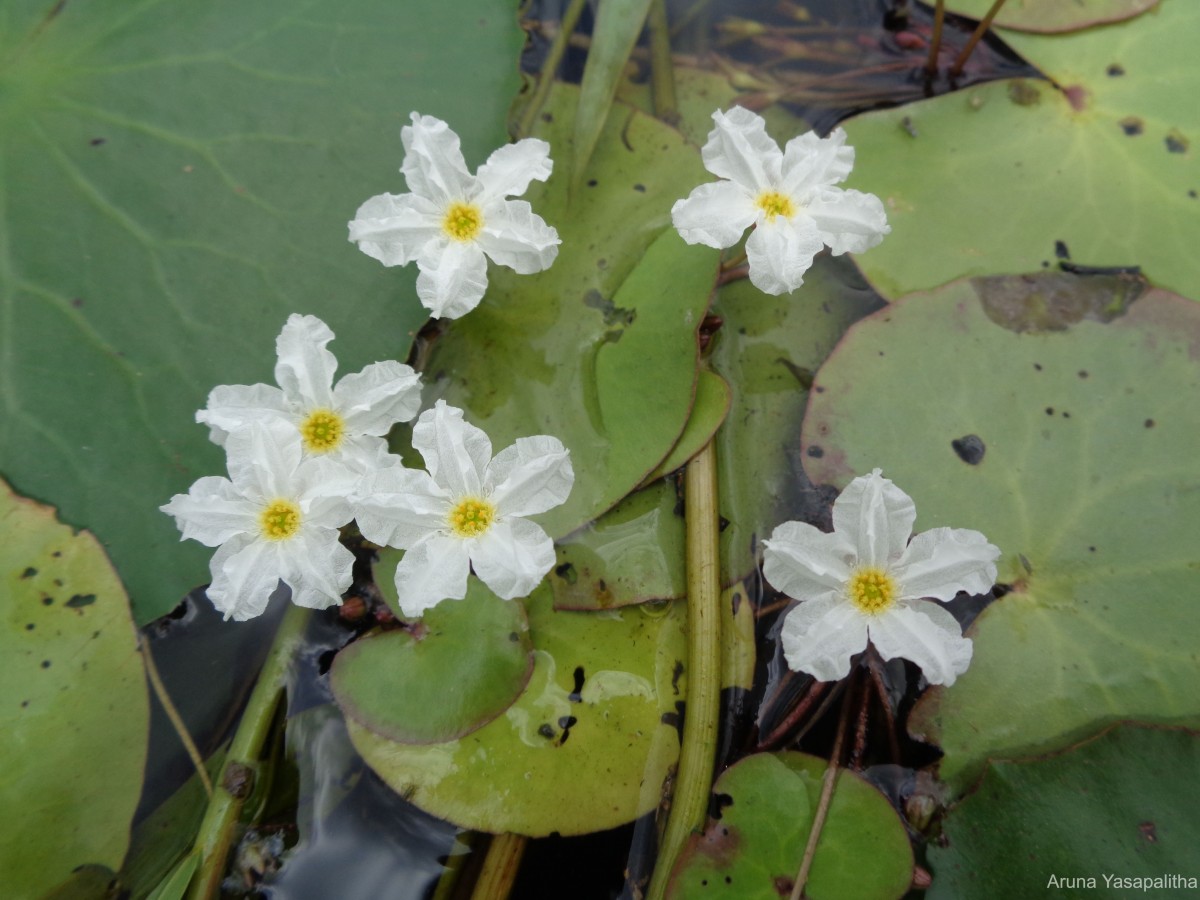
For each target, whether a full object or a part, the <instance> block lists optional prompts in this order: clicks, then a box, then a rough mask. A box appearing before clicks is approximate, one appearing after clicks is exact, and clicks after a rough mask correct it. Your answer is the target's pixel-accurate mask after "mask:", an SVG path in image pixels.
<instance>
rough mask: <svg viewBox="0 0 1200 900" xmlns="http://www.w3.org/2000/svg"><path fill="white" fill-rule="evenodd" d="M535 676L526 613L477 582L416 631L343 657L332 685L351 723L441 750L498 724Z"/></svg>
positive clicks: (353, 648)
mask: <svg viewBox="0 0 1200 900" xmlns="http://www.w3.org/2000/svg"><path fill="white" fill-rule="evenodd" d="M390 555H393V556H398V554H390ZM393 567H394V566H393ZM532 672H533V654H532V648H531V646H530V644H529V630H528V625H527V624H526V621H525V609H524V607H523V606H522V605H521V604H520V603H513V602H510V601H506V600H501V599H500V598H499V597H497V596H496V595H495V594H493V593H492V592H491V591H489V590H488V589H487V588H486V587H484V586H483V584H482V583H480V582H479V581H476V580H475V579H474V578H472V579H470V581H469V585H468V588H467V596H466V597H465V598H464V599H462V600H443V601H442V602H441V603H439V604H438V605H437V606H435V607H434V608H433V609H431V610H428V611H427V612H426V613H425V615H424V616H423V617H422V618H421V621H420V622H418V623H416V624H415V625H414V626H413V628H412V630H411V631H408V630H395V631H386V632H383V633H382V634H376V635H373V636H370V637H366V638H363V639H361V640H358V641H355V642H354V643H353V644H351V645H350V646H348V647H346V648H344V649H343V650H341V652H339V653H338V655H337V656H336V657H335V659H334V662H333V669H332V671H331V672H330V686H331V687H332V688H333V696H334V698H335V699H336V700H337V702H338V705H339V706H341V708H342V711H343V712H345V714H346V716H347V717H348V718H351V719H354V720H355V721H357V722H360V723H362V724H363V725H365V726H366V727H367V728H369V729H371V730H372V731H374V732H375V733H376V734H380V735H382V736H384V737H386V738H389V739H391V740H393V741H400V742H401V743H405V744H435V743H441V742H443V741H450V740H454V739H455V738H457V737H461V736H462V735H464V734H468V733H469V732H472V731H474V730H475V729H477V728H479V727H481V726H483V725H485V724H486V723H488V722H490V721H492V719H494V718H496V716H498V715H500V714H501V713H502V712H504V710H506V709H508V707H509V706H511V705H512V702H513V701H514V700H515V699H516V698H517V696H518V695H519V694H520V693H521V691H522V690H524V688H525V685H526V684H527V683H528V681H529V676H530V674H531V673H532Z"/></svg>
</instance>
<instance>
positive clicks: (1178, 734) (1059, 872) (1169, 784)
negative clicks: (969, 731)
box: [927, 724, 1200, 900]
mask: <svg viewBox="0 0 1200 900" xmlns="http://www.w3.org/2000/svg"><path fill="white" fill-rule="evenodd" d="M1198 768H1200V741H1198V739H1197V735H1196V734H1195V733H1192V732H1187V731H1172V730H1165V729H1154V728H1145V727H1140V726H1138V725H1133V724H1127V725H1120V726H1118V727H1115V728H1113V729H1111V730H1109V731H1107V732H1105V733H1104V734H1103V735H1101V736H1100V737H1098V738H1096V739H1095V740H1092V741H1088V742H1087V743H1086V744H1083V745H1082V746H1079V747H1075V748H1073V749H1071V750H1070V752H1067V753H1062V754H1060V755H1058V756H1054V757H1051V758H1049V759H1038V760H1032V761H1030V762H1023V763H1013V762H994V763H991V764H990V765H989V766H988V769H987V772H986V773H985V774H984V776H983V781H982V782H981V783H980V785H979V788H978V789H977V790H976V791H975V792H974V793H973V794H971V796H969V797H967V798H966V799H965V800H963V802H962V803H960V804H959V805H958V806H956V807H954V808H953V809H952V810H951V811H950V814H949V815H948V816H947V817H946V819H945V822H944V825H943V828H944V832H945V835H946V838H947V843H946V844H945V845H944V846H942V845H939V844H936V843H935V844H930V846H929V862H930V864H931V867H932V869H933V886H932V887H931V888H930V889H929V892H928V895H927V896H928V897H929V898H930V900H973V898H991V897H1036V896H1039V895H1041V894H1043V893H1044V894H1046V895H1047V896H1085V895H1086V896H1096V897H1112V898H1117V897H1131V896H1141V895H1143V894H1144V895H1145V896H1148V897H1176V896H1178V897H1183V896H1187V895H1188V894H1192V893H1195V891H1196V888H1197V878H1198V877H1200V820H1198V819H1197V817H1196V807H1195V802H1194V801H1193V799H1192V797H1191V796H1188V793H1187V790H1186V788H1185V787H1184V785H1185V784H1186V783H1188V782H1190V780H1191V779H1192V778H1193V776H1194V773H1195V772H1196V771H1197V770H1198ZM997 835H1003V836H1004V840H1003V842H1002V843H1001V842H997V840H996V836H997ZM1106 876H1107V878H1106ZM1089 878H1090V879H1092V880H1091V882H1090V883H1089V881H1088V879H1089ZM1065 879H1079V881H1078V882H1075V881H1066V880H1065ZM1108 879H1113V880H1112V881H1109V880H1108ZM1116 879H1122V880H1124V879H1139V881H1137V882H1132V883H1131V882H1130V881H1117V880H1116ZM1172 879H1182V880H1181V881H1173V880H1172ZM1052 880H1053V882H1052ZM1055 888H1057V890H1055Z"/></svg>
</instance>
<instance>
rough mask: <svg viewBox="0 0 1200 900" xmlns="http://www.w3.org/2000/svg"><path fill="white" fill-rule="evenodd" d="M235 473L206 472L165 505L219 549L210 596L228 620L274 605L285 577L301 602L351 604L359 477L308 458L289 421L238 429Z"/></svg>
mask: <svg viewBox="0 0 1200 900" xmlns="http://www.w3.org/2000/svg"><path fill="white" fill-rule="evenodd" d="M225 449H226V451H227V456H228V464H229V476H230V477H229V478H220V477H215V476H209V477H206V478H201V479H200V480H199V481H197V482H196V483H195V484H193V485H192V487H191V489H190V490H189V491H188V492H187V493H186V494H176V495H175V496H174V497H172V498H171V502H170V503H167V504H166V505H164V506H162V507H161V509H162V511H163V512H165V513H167V514H168V515H171V516H174V518H175V523H176V524H177V525H178V526H179V530H180V531H181V532H183V537H184V538H185V539H192V540H197V541H200V543H202V544H205V545H207V546H209V547H216V548H217V549H216V552H215V553H214V554H213V558H212V562H211V564H210V570H211V572H212V584H211V585H209V587H208V591H207V593H208V599H209V600H211V601H212V603H213V606H215V607H216V608H217V609H218V610H220V611H221V612H223V613H224V614H225V617H226V618H231V617H232V618H234V619H239V620H240V619H249V618H252V617H253V616H257V615H259V614H260V613H262V611H263V610H264V609H265V608H266V606H267V600H268V599H269V598H270V596H271V593H272V592H273V591H274V590H275V588H276V587H277V586H278V584H279V582H280V581H282V582H283V583H284V584H286V585H287V586H288V587H290V588H291V592H292V602H293V603H296V604H298V605H300V606H309V607H313V608H316V609H319V608H321V607H325V606H330V605H332V604H335V603H340V602H341V595H342V593H343V592H344V591H345V590H346V589H347V588H349V587H350V568H351V566H352V564H353V563H354V556H353V554H351V553H350V551H349V550H347V549H346V548H345V547H343V546H342V545H341V543H340V542H339V540H338V529H339V528H341V527H342V526H343V525H345V524H346V523H347V522H349V521H350V519H351V518H352V517H353V512H352V510H351V506H350V498H351V495H352V494H353V492H354V490H355V488H357V487H358V483H359V477H358V476H357V475H355V474H354V473H353V472H351V471H350V470H349V469H347V468H346V467H345V466H342V465H339V464H337V463H335V462H332V461H331V460H330V459H329V458H328V457H311V456H306V455H305V453H304V450H303V448H302V447H301V442H300V435H299V433H298V432H297V431H296V429H295V428H294V427H291V426H290V425H288V424H287V423H285V422H281V421H267V422H253V423H251V424H250V425H249V426H247V427H246V428H241V429H238V430H237V431H235V432H233V433H231V434H230V435H229V436H228V440H227V441H226V444H225Z"/></svg>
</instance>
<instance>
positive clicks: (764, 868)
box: [667, 753, 913, 900]
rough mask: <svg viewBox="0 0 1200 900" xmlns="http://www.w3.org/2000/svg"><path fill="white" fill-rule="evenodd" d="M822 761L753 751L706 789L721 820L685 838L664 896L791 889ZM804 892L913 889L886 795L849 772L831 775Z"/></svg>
mask: <svg viewBox="0 0 1200 900" xmlns="http://www.w3.org/2000/svg"><path fill="white" fill-rule="evenodd" d="M826 765H827V763H826V761H825V760H823V759H819V758H817V757H815V756H809V755H808V754H806V753H776V754H769V753H758V754H755V755H753V756H748V757H746V758H745V759H742V760H740V761H739V762H737V763H735V764H734V765H732V766H730V767H729V768H728V769H726V770H725V771H724V772H723V773H722V774H721V777H720V778H718V779H717V782H716V784H715V785H713V793H714V794H715V795H716V804H715V805H716V807H717V808H719V809H720V811H721V814H720V818H717V819H711V820H710V821H709V823H708V827H707V828H706V829H705V831H704V833H703V834H699V835H695V836H693V837H692V838H691V840H690V841H689V842H688V845H687V847H686V848H685V850H684V852H683V854H682V855H681V856H680V858H679V862H678V863H677V864H676V867H675V870H674V872H673V873H672V874H671V882H670V885H669V887H668V889H667V896H668V897H669V898H671V900H690V898H705V897H731V898H738V900H779V898H780V897H786V896H788V894H789V893H790V892H791V890H792V885H793V882H794V879H795V876H796V873H797V872H798V871H799V869H800V861H801V859H802V858H803V856H804V848H805V846H806V844H807V843H808V835H809V832H810V831H811V829H812V824H813V817H814V815H815V813H816V809H817V802H818V799H819V797H820V794H821V780H822V776H823V774H824V771H825V768H826ZM837 777H838V781H837V784H836V786H835V787H834V792H833V799H832V801H831V803H830V805H829V817H828V818H827V819H826V820H825V826H824V828H823V829H822V830H821V837H820V841H819V843H818V844H817V850H816V855H815V856H814V857H813V863H812V869H811V872H810V875H809V879H808V882H807V884H806V886H805V888H804V896H806V897H811V898H812V900H856V898H861V900H887V898H889V897H902V896H904V894H905V893H906V892H907V891H908V888H909V886H910V885H911V884H912V871H913V856H912V847H911V845H910V844H909V841H908V835H907V833H906V832H905V830H904V826H903V825H902V824H901V822H900V818H899V816H897V815H896V811H895V810H894V809H892V807H891V804H889V803H888V801H887V799H886V798H885V797H884V796H883V795H882V794H880V793H879V791H877V790H876V789H875V788H873V787H871V785H869V784H868V783H867V782H866V781H864V780H863V779H862V778H861V777H859V776H858V775H857V774H855V773H854V772H850V771H847V770H842V771H840V772H839V773H838V776H837Z"/></svg>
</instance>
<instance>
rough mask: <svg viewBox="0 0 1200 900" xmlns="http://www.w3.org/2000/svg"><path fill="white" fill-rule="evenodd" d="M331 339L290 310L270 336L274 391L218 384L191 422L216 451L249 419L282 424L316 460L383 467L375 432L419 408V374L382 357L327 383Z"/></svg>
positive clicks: (382, 448) (332, 363) (383, 449)
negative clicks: (274, 357)
mask: <svg viewBox="0 0 1200 900" xmlns="http://www.w3.org/2000/svg"><path fill="white" fill-rule="evenodd" d="M331 340H333V332H332V331H330V330H329V326H327V325H326V324H325V323H324V322H322V321H321V320H320V319H318V318H317V317H316V316H300V315H296V314H294V313H293V314H292V315H291V316H289V317H288V320H287V324H285V325H284V326H283V330H282V331H280V332H279V337H278V338H276V339H275V352H276V354H277V356H278V362H276V364H275V380H276V381H277V382H278V383H279V387H272V386H271V385H268V384H253V385H243V384H225V385H220V386H219V387H216V388H214V389H213V390H212V393H210V394H209V395H208V406H207V408H205V409H202V410H200V411H199V412H198V413H196V421H197V422H203V423H205V424H207V425H208V426H209V428H210V432H209V435H210V437H211V438H212V440H213V442H214V443H216V444H219V445H221V446H226V442H227V441H228V439H229V435H230V434H232V433H235V432H237V431H240V430H243V429H245V428H246V427H248V426H249V425H250V424H251V423H253V422H271V421H281V422H286V423H289V424H290V425H291V426H292V427H293V428H294V429H295V430H296V431H297V433H298V434H299V435H300V438H301V440H302V442H303V446H304V451H305V454H306V455H308V456H324V457H326V458H328V459H331V460H333V461H336V462H339V463H342V464H343V465H346V466H348V467H349V468H351V469H353V470H354V471H356V472H358V473H360V474H364V473H366V472H368V471H371V470H373V469H375V468H378V467H379V466H382V465H386V464H387V459H388V452H387V442H386V441H385V440H384V438H383V435H386V434H387V433H388V430H389V429H390V428H391V427H392V425H393V424H394V423H396V422H407V421H409V420H410V419H412V417H413V416H415V415H416V414H417V410H419V409H420V408H421V380H420V376H418V375H417V373H416V372H414V371H413V370H412V369H411V368H409V367H408V366H406V365H404V364H403V363H398V362H395V361H393V360H386V361H384V362H377V363H372V364H371V365H369V366H367V367H366V368H364V369H363V370H362V371H361V372H358V373H356V374H353V375H347V376H345V377H344V378H342V379H341V380H340V381H338V383H337V384H336V385H334V384H333V373H334V370H335V369H337V359H336V358H335V357H334V355H333V354H332V353H330V352H329V351H328V350H326V349H325V345H326V344H328V343H329V342H330V341H331Z"/></svg>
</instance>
